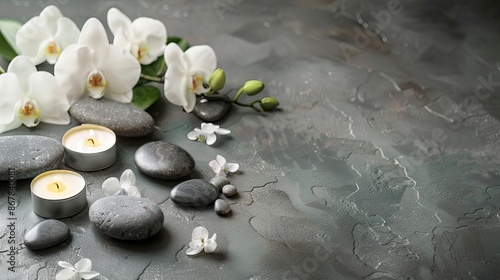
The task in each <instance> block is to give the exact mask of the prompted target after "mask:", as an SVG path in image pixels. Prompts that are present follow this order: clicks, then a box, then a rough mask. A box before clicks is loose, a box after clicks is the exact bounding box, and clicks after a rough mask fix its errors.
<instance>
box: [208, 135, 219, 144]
mask: <svg viewBox="0 0 500 280" xmlns="http://www.w3.org/2000/svg"><path fill="white" fill-rule="evenodd" d="M215 141H217V136H215V134H208V135H207V145H209V146H210V145H213V144H214V143H215Z"/></svg>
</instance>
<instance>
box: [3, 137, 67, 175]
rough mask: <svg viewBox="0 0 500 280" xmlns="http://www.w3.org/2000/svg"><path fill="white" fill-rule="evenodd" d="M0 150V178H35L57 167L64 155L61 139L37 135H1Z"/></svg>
mask: <svg viewBox="0 0 500 280" xmlns="http://www.w3.org/2000/svg"><path fill="white" fill-rule="evenodd" d="M0 151H2V152H1V153H0V163H1V164H0V180H9V176H11V177H13V178H14V179H15V180H19V179H27V178H34V177H36V176H37V175H38V174H40V173H43V172H45V171H49V170H53V169H57V167H59V165H60V164H61V162H62V160H63V157H64V148H63V146H62V144H61V143H60V142H59V141H56V140H54V139H52V138H49V137H45V136H36V135H16V136H1V137H0ZM9 170H11V171H13V172H11V173H10V174H9Z"/></svg>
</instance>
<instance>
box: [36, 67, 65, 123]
mask: <svg viewBox="0 0 500 280" xmlns="http://www.w3.org/2000/svg"><path fill="white" fill-rule="evenodd" d="M29 84H30V86H29V88H30V90H29V93H28V96H29V97H31V98H33V99H34V100H36V101H37V102H38V105H39V106H40V121H42V122H45V123H52V124H69V123H70V121H71V120H70V117H69V114H68V109H69V103H68V100H67V99H66V98H61V97H62V96H64V93H63V92H62V90H61V89H60V87H59V85H58V84H57V81H56V78H55V77H54V76H52V74H50V73H48V72H37V73H34V74H33V75H31V77H30V79H29Z"/></svg>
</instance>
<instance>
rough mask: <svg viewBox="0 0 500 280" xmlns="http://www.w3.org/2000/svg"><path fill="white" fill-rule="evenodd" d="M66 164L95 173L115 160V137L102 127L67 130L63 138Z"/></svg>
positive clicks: (90, 125)
mask: <svg viewBox="0 0 500 280" xmlns="http://www.w3.org/2000/svg"><path fill="white" fill-rule="evenodd" d="M62 144H63V146H64V158H65V159H64V160H65V161H66V164H67V165H68V166H70V167H72V168H74V169H76V170H80V171H96V170H101V169H104V168H107V167H110V166H111V165H113V163H114V162H115V160H116V145H115V144H116V135H115V133H114V132H113V131H112V130H111V129H109V128H106V127H104V126H100V125H95V124H82V125H80V126H77V127H73V128H71V129H70V130H68V131H67V132H66V133H65V134H64V136H63V138H62Z"/></svg>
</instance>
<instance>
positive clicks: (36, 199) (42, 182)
mask: <svg viewBox="0 0 500 280" xmlns="http://www.w3.org/2000/svg"><path fill="white" fill-rule="evenodd" d="M31 202H32V205H33V211H34V212H35V213H36V214H37V215H38V216H41V217H44V218H51V219H62V218H67V217H71V216H74V215H76V214H78V213H80V212H81V211H82V210H83V209H84V208H85V206H86V205H87V196H86V191H85V180H84V179H83V177H82V176H81V175H80V174H78V173H76V172H72V171H68V170H52V171H47V172H45V173H42V174H40V175H38V176H36V177H35V178H34V179H33V181H31Z"/></svg>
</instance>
